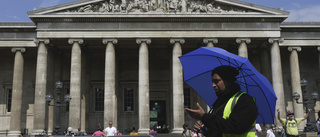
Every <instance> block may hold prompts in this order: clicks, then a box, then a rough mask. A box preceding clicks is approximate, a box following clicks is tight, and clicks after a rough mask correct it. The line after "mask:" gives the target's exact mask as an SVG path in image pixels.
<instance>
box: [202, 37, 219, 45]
mask: <svg viewBox="0 0 320 137" xmlns="http://www.w3.org/2000/svg"><path fill="white" fill-rule="evenodd" d="M202 41H203V43H204V44H208V42H212V43H213V44H217V43H218V39H217V38H203V40H202Z"/></svg>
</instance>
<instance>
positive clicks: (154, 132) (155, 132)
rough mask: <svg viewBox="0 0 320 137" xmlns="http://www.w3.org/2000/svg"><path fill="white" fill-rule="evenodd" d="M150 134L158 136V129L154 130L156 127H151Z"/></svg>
mask: <svg viewBox="0 0 320 137" xmlns="http://www.w3.org/2000/svg"><path fill="white" fill-rule="evenodd" d="M149 135H152V136H153V137H156V136H157V135H158V133H157V131H155V130H154V128H150V131H149Z"/></svg>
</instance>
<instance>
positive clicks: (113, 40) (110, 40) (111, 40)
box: [102, 38, 118, 44]
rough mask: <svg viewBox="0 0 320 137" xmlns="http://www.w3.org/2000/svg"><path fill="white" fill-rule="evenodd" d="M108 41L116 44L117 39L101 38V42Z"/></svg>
mask: <svg viewBox="0 0 320 137" xmlns="http://www.w3.org/2000/svg"><path fill="white" fill-rule="evenodd" d="M108 42H112V43H113V44H117V43H118V39H112V38H110V39H102V43H103V44H108Z"/></svg>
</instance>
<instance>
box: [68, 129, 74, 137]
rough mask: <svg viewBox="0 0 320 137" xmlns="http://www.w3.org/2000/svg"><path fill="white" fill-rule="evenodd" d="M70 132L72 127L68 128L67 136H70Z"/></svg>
mask: <svg viewBox="0 0 320 137" xmlns="http://www.w3.org/2000/svg"><path fill="white" fill-rule="evenodd" d="M72 131H73V128H72V127H68V132H67V136H71V133H72Z"/></svg>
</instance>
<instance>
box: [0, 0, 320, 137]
mask: <svg viewBox="0 0 320 137" xmlns="http://www.w3.org/2000/svg"><path fill="white" fill-rule="evenodd" d="M28 15H29V17H30V19H31V20H32V22H0V63H1V64H2V65H1V67H0V84H2V88H0V136H5V135H10V136H17V135H19V134H20V133H24V134H25V133H26V134H28V135H42V134H49V135H50V134H52V133H53V132H54V131H55V129H60V130H65V129H66V128H67V127H73V130H77V129H78V128H81V130H82V131H85V132H87V133H92V132H93V131H95V130H96V129H97V126H100V127H107V126H108V122H109V121H113V123H114V126H116V127H117V129H119V130H120V132H122V133H126V132H128V129H130V128H131V127H135V128H136V129H137V130H138V132H139V133H141V134H144V133H147V132H148V131H149V128H150V126H153V125H158V126H162V127H165V128H163V129H166V130H167V131H169V133H171V134H181V132H182V125H183V124H184V123H188V124H189V125H190V126H191V125H193V123H194V122H195V121H194V120H193V119H192V118H191V117H190V116H188V115H187V114H186V113H185V112H184V108H185V107H191V108H195V107H196V102H199V103H200V104H201V105H202V106H206V104H205V103H204V101H203V100H202V99H201V98H200V97H199V96H198V95H197V93H196V92H195V91H194V90H193V89H192V88H190V87H189V86H188V85H186V84H185V83H184V82H183V75H182V70H183V68H182V66H181V63H180V61H179V59H178V57H179V56H181V55H183V54H185V53H188V52H190V51H192V50H195V49H197V48H199V47H201V46H211V47H212V46H215V47H221V48H223V49H226V50H228V51H230V52H232V53H235V54H238V55H240V56H243V57H247V58H249V60H250V61H251V62H252V64H253V65H254V66H255V67H256V68H257V70H259V71H260V72H261V73H262V74H264V75H265V76H266V77H267V78H268V79H269V81H270V82H271V84H272V85H273V88H274V91H275V93H276V95H277V97H278V100H277V104H276V108H281V111H282V113H281V117H285V113H284V112H285V111H286V110H293V111H294V113H295V114H296V117H303V116H304V114H305V113H304V112H305V110H304V109H305V108H304V107H303V105H302V104H297V103H295V100H294V99H293V98H292V94H293V93H294V92H297V93H299V94H300V95H302V94H303V92H302V89H301V86H300V80H301V79H302V78H305V79H306V80H308V81H309V83H308V86H307V88H306V89H307V95H308V96H309V95H310V93H311V92H313V91H316V92H319V89H320V87H319V86H320V85H319V84H320V79H319V77H320V73H319V69H320V53H319V52H320V23H318V22H284V20H285V19H286V18H287V17H288V15H289V12H287V11H283V10H280V9H276V8H269V7H264V6H260V5H255V4H252V3H247V2H242V1H238V0H212V1H201V0H190V1H186V0H121V1H120V0H118V1H115V0H110V1H109V0H79V1H75V2H71V3H66V4H62V5H57V6H52V7H47V8H40V9H36V10H33V11H30V12H28ZM195 67H196V66H195ZM57 81H61V82H62V83H63V87H62V88H61V89H57V88H56V86H55V83H56V82H57ZM58 90H59V91H61V99H60V100H61V104H62V105H61V106H60V107H56V106H57V102H58V101H57V100H58V99H57V91H58ZM48 94H51V95H53V97H54V98H53V101H51V102H49V104H50V105H48V102H46V100H45V98H46V95H48ZM67 94H69V95H70V96H71V98H72V99H71V101H70V102H66V101H64V100H63V98H64V96H65V95H67ZM299 101H302V99H301V98H300V100H299ZM54 105H55V106H54ZM319 105H320V104H319V103H318V102H317V103H316V104H311V105H309V107H310V108H313V110H314V112H318V111H319V110H320V107H319ZM259 109H263V108H259ZM58 110H59V111H58ZM315 118H317V115H316V114H314V113H313V114H312V115H311V116H310V119H311V120H315ZM56 121H58V123H57V122H56ZM275 124H277V125H280V124H279V123H278V122H277V121H276V122H275ZM163 125H165V126H163ZM57 126H58V127H57ZM303 126H304V124H301V125H300V127H299V128H300V129H301V130H302V129H303Z"/></svg>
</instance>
